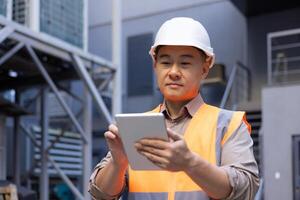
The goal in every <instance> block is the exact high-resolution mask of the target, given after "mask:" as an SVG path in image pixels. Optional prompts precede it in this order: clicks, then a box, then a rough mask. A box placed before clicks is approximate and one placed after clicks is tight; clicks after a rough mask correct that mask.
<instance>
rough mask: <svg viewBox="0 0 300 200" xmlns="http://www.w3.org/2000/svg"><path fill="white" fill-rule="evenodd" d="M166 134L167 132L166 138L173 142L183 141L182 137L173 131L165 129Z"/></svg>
mask: <svg viewBox="0 0 300 200" xmlns="http://www.w3.org/2000/svg"><path fill="white" fill-rule="evenodd" d="M167 132H168V136H169V137H170V138H171V139H172V140H174V141H177V140H182V139H183V137H182V136H181V135H179V134H178V133H175V132H174V131H172V130H171V129H169V128H168V129H167Z"/></svg>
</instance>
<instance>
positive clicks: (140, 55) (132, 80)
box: [127, 33, 153, 96]
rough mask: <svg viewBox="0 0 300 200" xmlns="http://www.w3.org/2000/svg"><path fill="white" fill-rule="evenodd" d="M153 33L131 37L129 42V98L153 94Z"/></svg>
mask: <svg viewBox="0 0 300 200" xmlns="http://www.w3.org/2000/svg"><path fill="white" fill-rule="evenodd" d="M152 38H153V35H152V33H147V34H143V35H137V36H131V37H129V38H128V40H127V56H128V57H127V91H128V96H140V95H152V94H153V71H152V60H151V57H150V55H149V53H148V52H149V49H150V47H151V45H152Z"/></svg>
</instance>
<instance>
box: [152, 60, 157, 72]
mask: <svg viewBox="0 0 300 200" xmlns="http://www.w3.org/2000/svg"><path fill="white" fill-rule="evenodd" d="M156 63H157V61H156V58H155V59H153V62H152V67H153V69H155V68H156Z"/></svg>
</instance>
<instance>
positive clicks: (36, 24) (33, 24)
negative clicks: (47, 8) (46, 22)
mask: <svg viewBox="0 0 300 200" xmlns="http://www.w3.org/2000/svg"><path fill="white" fill-rule="evenodd" d="M28 9H29V24H28V25H29V27H30V28H31V29H32V30H34V31H40V10H41V9H40V0H30V1H29V7H28Z"/></svg>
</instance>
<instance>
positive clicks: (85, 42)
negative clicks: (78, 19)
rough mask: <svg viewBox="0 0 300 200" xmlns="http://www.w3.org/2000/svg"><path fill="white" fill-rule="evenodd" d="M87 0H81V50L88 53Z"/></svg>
mask: <svg viewBox="0 0 300 200" xmlns="http://www.w3.org/2000/svg"><path fill="white" fill-rule="evenodd" d="M88 2H89V1H88V0H83V34H82V35H83V38H82V42H83V50H84V51H86V52H87V51H88V47H89V46H88V23H89V22H88Z"/></svg>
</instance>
